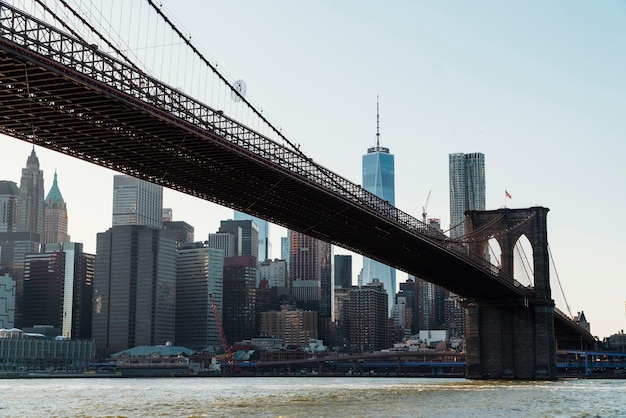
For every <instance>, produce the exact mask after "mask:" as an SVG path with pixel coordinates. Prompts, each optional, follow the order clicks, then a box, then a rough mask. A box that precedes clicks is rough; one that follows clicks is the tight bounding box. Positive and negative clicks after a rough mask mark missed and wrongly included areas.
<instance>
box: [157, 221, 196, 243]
mask: <svg viewBox="0 0 626 418" xmlns="http://www.w3.org/2000/svg"><path fill="white" fill-rule="evenodd" d="M163 229H165V230H166V231H170V232H172V233H173V234H174V235H176V244H178V245H182V244H189V243H192V242H194V239H193V237H194V227H193V226H191V225H189V224H188V223H187V222H184V221H165V220H164V221H163Z"/></svg>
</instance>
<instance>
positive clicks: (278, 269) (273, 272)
mask: <svg viewBox="0 0 626 418" xmlns="http://www.w3.org/2000/svg"><path fill="white" fill-rule="evenodd" d="M288 277H289V276H288V273H287V262H286V261H285V260H265V261H262V262H261V263H259V269H258V271H257V278H256V285H257V287H258V286H259V284H260V283H261V282H262V281H266V282H267V286H268V287H269V288H272V287H287V284H288V282H287V278H288Z"/></svg>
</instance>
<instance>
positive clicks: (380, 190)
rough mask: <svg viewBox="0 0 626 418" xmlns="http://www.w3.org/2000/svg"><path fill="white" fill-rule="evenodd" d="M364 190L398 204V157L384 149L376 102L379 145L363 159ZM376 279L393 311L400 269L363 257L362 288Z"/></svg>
mask: <svg viewBox="0 0 626 418" xmlns="http://www.w3.org/2000/svg"><path fill="white" fill-rule="evenodd" d="M362 164H363V165H362V168H363V188H364V189H365V190H367V191H368V192H370V193H373V194H375V195H376V196H378V197H380V198H382V199H383V200H386V201H388V202H389V203H390V204H391V205H395V201H396V195H395V179H394V178H395V175H394V166H395V163H394V156H393V154H391V153H390V152H389V148H385V147H381V146H380V130H379V127H378V103H376V146H375V147H371V148H369V149H368V150H367V154H365V155H364V156H363V163H362ZM374 279H378V281H379V282H380V283H381V284H382V285H383V286H384V288H385V290H386V291H387V294H388V297H389V304H388V306H389V309H391V307H392V306H393V302H394V295H395V293H396V270H395V269H393V268H391V267H389V266H386V265H385V264H382V263H380V262H378V261H375V260H371V259H369V258H367V257H363V273H362V275H361V282H360V283H359V284H360V285H364V284H368V283H371V282H372V281H373V280H374Z"/></svg>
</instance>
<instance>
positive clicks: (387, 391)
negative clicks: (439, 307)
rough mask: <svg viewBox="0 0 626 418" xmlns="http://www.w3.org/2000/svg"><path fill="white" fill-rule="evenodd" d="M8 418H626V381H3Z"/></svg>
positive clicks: (0, 388) (0, 412)
mask: <svg viewBox="0 0 626 418" xmlns="http://www.w3.org/2000/svg"><path fill="white" fill-rule="evenodd" d="M0 396H1V397H2V399H1V401H0V417H251V416H258V417H603V418H604V417H626V380H560V381H556V382H492V381H486V382H483V381H469V380H464V379H421V378H376V377H342V378H331V377H292V378H288V377H285V378H283V377H252V378H247V377H234V378H227V377H215V378H149V379H133V378H84V379H63V378H58V379H56V378H55V379H6V380H0Z"/></svg>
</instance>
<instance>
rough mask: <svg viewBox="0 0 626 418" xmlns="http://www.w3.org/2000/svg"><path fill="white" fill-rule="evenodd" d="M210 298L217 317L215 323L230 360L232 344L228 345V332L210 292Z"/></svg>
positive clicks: (225, 355) (225, 353) (226, 355)
mask: <svg viewBox="0 0 626 418" xmlns="http://www.w3.org/2000/svg"><path fill="white" fill-rule="evenodd" d="M209 300H210V301H211V308H212V309H213V316H214V317H215V324H216V325H217V331H218V332H219V334H220V339H221V340H222V348H224V357H225V359H226V360H229V359H230V358H231V357H232V353H231V349H230V345H228V340H227V339H226V334H224V327H222V321H221V320H220V313H219V311H218V310H217V305H216V304H215V299H213V294H212V293H209Z"/></svg>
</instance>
